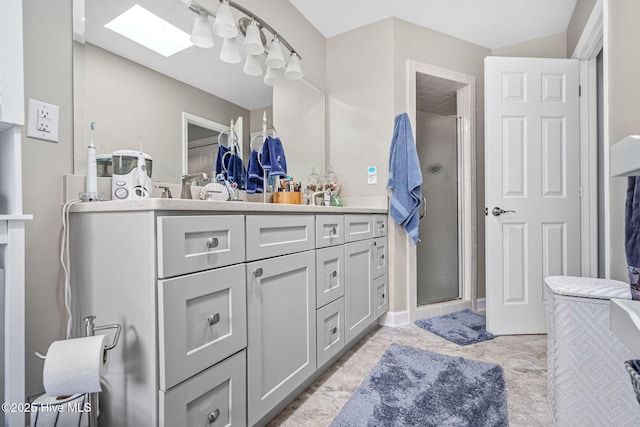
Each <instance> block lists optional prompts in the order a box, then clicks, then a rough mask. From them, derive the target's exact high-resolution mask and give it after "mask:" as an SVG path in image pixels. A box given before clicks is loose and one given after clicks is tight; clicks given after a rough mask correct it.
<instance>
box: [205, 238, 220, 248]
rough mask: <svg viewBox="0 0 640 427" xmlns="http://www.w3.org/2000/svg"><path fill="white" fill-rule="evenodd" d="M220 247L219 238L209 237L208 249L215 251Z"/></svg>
mask: <svg viewBox="0 0 640 427" xmlns="http://www.w3.org/2000/svg"><path fill="white" fill-rule="evenodd" d="M217 247H218V238H217V237H209V238H208V239H207V249H213V248H217Z"/></svg>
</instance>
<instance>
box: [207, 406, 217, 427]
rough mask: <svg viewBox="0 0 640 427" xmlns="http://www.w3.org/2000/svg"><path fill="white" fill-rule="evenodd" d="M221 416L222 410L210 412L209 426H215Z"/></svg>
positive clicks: (208, 417) (208, 416)
mask: <svg viewBox="0 0 640 427" xmlns="http://www.w3.org/2000/svg"><path fill="white" fill-rule="evenodd" d="M219 416H220V410H219V409H216V410H215V411H213V412H209V415H207V420H209V424H213V423H215V422H216V421H217V420H218V417H219Z"/></svg>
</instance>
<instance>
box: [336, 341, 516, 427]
mask: <svg viewBox="0 0 640 427" xmlns="http://www.w3.org/2000/svg"><path fill="white" fill-rule="evenodd" d="M508 425H509V419H508V415H507V395H506V392H505V387H504V375H503V372H502V368H501V367H500V366H498V365H493V364H491V363H484V362H478V361H475V360H468V359H463V358H462V357H451V356H445V355H443V354H438V353H432V352H429V351H424V350H419V349H417V348H413V347H406V346H402V345H398V344H391V346H389V348H388V349H387V351H386V352H385V353H384V354H383V355H382V358H380V360H379V361H378V363H377V364H376V366H375V367H374V368H373V369H372V370H371V372H370V373H369V375H368V376H367V378H365V380H364V381H363V383H362V384H361V385H360V387H359V388H358V389H357V390H356V391H355V393H354V394H353V395H352V396H351V398H350V399H349V401H348V402H347V403H346V404H345V405H344V407H343V408H342V410H341V411H340V413H339V414H338V416H337V417H336V418H335V419H334V420H333V422H332V423H331V427H379V426H384V427H408V426H424V427H429V426H438V427H441V426H455V427H462V426H473V427H479V426H508Z"/></svg>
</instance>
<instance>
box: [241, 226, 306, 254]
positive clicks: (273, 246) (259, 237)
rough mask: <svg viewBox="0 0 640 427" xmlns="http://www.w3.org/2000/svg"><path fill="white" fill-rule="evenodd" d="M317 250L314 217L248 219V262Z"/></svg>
mask: <svg viewBox="0 0 640 427" xmlns="http://www.w3.org/2000/svg"><path fill="white" fill-rule="evenodd" d="M313 248H315V216H314V215H251V216H247V261H253V260H256V259H263V258H273V257H275V256H278V255H286V254H291V253H294V252H302V251H308V250H311V249H313Z"/></svg>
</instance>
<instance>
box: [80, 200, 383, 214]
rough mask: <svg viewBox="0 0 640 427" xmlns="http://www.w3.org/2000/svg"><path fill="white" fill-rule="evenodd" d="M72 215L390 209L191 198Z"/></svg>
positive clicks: (124, 203) (119, 204) (96, 206)
mask: <svg viewBox="0 0 640 427" xmlns="http://www.w3.org/2000/svg"><path fill="white" fill-rule="evenodd" d="M70 211H71V212H78V213H79V212H127V211H215V212H242V213H259V212H276V213H277V212H281V213H324V214H342V213H364V214H368V213H382V214H386V213H387V212H388V209H383V208H379V207H378V208H373V207H334V206H309V205H288V204H280V203H255V202H220V201H211V200H187V199H159V198H153V199H144V200H116V201H113V200H109V201H104V202H87V203H77V204H74V205H73V206H72V207H71V210H70Z"/></svg>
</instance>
